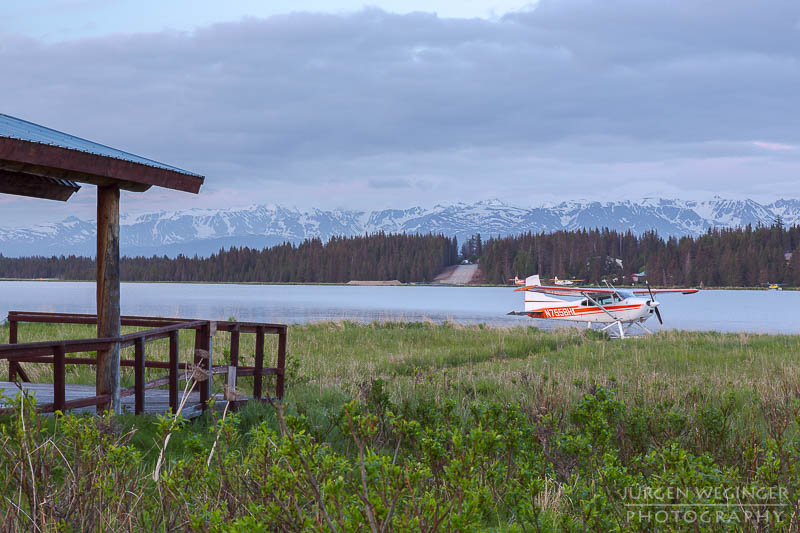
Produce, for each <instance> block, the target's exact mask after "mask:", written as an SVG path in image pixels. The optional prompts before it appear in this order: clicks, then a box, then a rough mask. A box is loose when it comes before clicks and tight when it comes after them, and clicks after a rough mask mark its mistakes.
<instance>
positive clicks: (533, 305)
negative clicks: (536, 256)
mask: <svg viewBox="0 0 800 533" xmlns="http://www.w3.org/2000/svg"><path fill="white" fill-rule="evenodd" d="M541 285H542V282H541V280H540V279H539V274H536V275H534V276H528V277H527V278H525V286H526V287H540V286H541ZM522 296H523V298H524V299H525V312H528V311H541V310H542V309H544V308H546V307H553V306H554V305H561V304H563V303H564V301H563V300H560V299H558V298H553V297H552V296H548V295H546V294H542V293H541V292H536V291H531V290H527V291H525V292H523V293H522Z"/></svg>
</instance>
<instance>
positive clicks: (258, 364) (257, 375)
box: [253, 326, 264, 400]
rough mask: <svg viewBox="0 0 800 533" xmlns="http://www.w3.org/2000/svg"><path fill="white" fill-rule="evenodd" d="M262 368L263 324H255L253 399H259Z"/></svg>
mask: <svg viewBox="0 0 800 533" xmlns="http://www.w3.org/2000/svg"><path fill="white" fill-rule="evenodd" d="M263 369H264V326H256V361H255V372H254V373H253V399H254V400H260V399H261V371H262V370H263Z"/></svg>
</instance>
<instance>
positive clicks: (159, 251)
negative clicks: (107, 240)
mask: <svg viewBox="0 0 800 533" xmlns="http://www.w3.org/2000/svg"><path fill="white" fill-rule="evenodd" d="M778 217H780V218H781V219H782V220H783V222H784V224H787V225H794V224H800V200H797V199H779V200H776V201H774V202H771V203H768V204H761V203H758V202H756V201H754V200H749V199H744V200H730V199H725V198H721V197H715V198H713V199H712V200H705V201H691V200H689V201H685V200H677V199H663V198H643V199H642V200H641V201H638V202H634V201H631V200H624V201H618V202H589V201H583V200H571V201H563V202H560V203H551V204H543V205H540V206H538V207H520V206H515V205H511V204H508V203H505V202H502V201H500V200H482V201H479V202H475V203H472V204H467V203H455V204H446V205H444V204H440V205H436V206H434V207H431V208H423V207H409V208H407V209H383V210H375V211H362V210H346V209H334V210H327V211H326V210H321V209H308V210H300V209H297V208H288V207H284V206H280V205H277V204H267V205H253V206H249V207H245V208H223V209H207V208H206V209H188V210H183V211H180V210H176V211H159V212H152V213H142V214H139V215H124V216H122V218H121V220H120V224H121V229H120V247H121V251H122V253H123V255H129V256H133V255H153V254H156V255H168V256H175V255H178V254H181V253H182V254H184V255H195V254H197V255H209V254H211V253H214V252H216V251H218V250H219V249H220V248H222V247H230V246H250V247H255V248H263V247H267V246H273V245H275V244H280V243H282V242H287V241H288V242H294V243H299V242H302V241H303V240H305V239H308V238H320V239H322V240H323V241H327V240H328V239H330V238H332V237H334V236H351V235H357V234H364V233H377V232H380V231H383V232H385V233H402V232H406V233H443V234H445V235H447V236H455V237H457V238H458V240H459V242H464V240H465V239H467V238H469V237H470V236H472V235H474V234H476V233H481V235H483V236H484V237H489V236H497V235H514V234H519V233H524V232H528V231H531V232H547V233H549V232H553V231H559V230H568V231H571V230H578V229H583V228H595V227H600V228H602V227H607V228H610V229H616V230H622V231H626V230H631V231H632V232H634V233H637V234H641V233H644V232H645V231H656V232H657V233H658V234H659V235H661V236H665V237H666V236H676V237H680V236H684V235H699V234H701V233H704V232H706V231H707V230H708V229H711V228H721V227H737V226H745V225H747V224H752V225H757V224H772V223H773V222H774V221H775V220H776V219H777V218H778ZM94 239H95V225H94V221H92V220H82V219H78V218H76V217H74V216H73V217H68V218H66V219H64V220H62V221H61V222H55V223H49V224H40V225H36V226H33V227H29V228H16V229H10V228H2V227H0V254H2V255H5V256H7V257H19V256H32V255H47V256H51V255H68V254H75V255H87V256H92V255H94V248H95V240H94Z"/></svg>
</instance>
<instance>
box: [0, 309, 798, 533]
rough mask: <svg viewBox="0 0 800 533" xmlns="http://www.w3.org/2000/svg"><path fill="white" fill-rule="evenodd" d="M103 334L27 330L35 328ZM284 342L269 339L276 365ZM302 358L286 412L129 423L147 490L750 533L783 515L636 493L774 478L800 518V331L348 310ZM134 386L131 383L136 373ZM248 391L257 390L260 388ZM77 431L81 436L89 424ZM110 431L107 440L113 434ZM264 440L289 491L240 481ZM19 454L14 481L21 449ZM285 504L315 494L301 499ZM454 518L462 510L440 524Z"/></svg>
mask: <svg viewBox="0 0 800 533" xmlns="http://www.w3.org/2000/svg"><path fill="white" fill-rule="evenodd" d="M92 332H93V331H92V328H91V327H83V326H73V325H69V326H41V325H33V324H24V325H23V326H22V327H21V329H20V342H34V341H41V340H49V339H54V338H82V337H88V336H91V335H92ZM7 335H8V328H7V326H4V327H2V328H0V343H2V342H6V341H7V338H8V336H7ZM268 340H270V341H273V340H272V339H268ZM191 346H192V341H191V339H190V338H188V337H187V338H186V339H184V340H183V341H182V348H183V350H182V358H183V360H189V358H190V357H191V353H190V352H191ZM227 346H228V338H227V334H226V333H218V334H217V336H216V337H215V341H214V354H215V356H214V363H215V364H222V362H223V361H224V360H225V359H226V358H227V356H228V354H227V353H226V347H227ZM166 349H167V347H166V344H165V343H153V344H149V345H148V358H151V357H152V358H160V359H165V358H166ZM275 349H276V346H275V344H268V346H267V350H268V352H267V353H268V358H267V359H268V361H269V358H270V357H274V353H275ZM253 352H254V337H253V336H251V335H245V336H243V337H242V348H241V356H240V359H241V361H242V362H243V363H245V364H248V363H251V362H252V359H253ZM288 354H289V359H288V369H289V378H288V389H287V398H286V404H285V405H284V407H283V408H282V410H281V411H280V412H278V411H275V410H274V409H273V408H271V407H257V406H251V407H248V408H246V409H244V410H243V411H242V412H240V413H237V414H236V415H232V416H229V417H228V419H227V420H228V421H227V422H222V421H220V420H219V419H218V418H219V415H218V414H217V415H211V417H210V418H208V417H206V418H203V419H200V420H198V421H196V422H193V423H183V422H180V423H179V424H178V425H177V426H175V424H173V425H172V426H170V425H169V424H170V421H169V418H167V419H156V418H137V417H130V416H128V417H123V418H121V419H119V420H118V421H117V422H116V424H117V429H116V430H115V431H112V432H110V433H109V435H110V436H108V437H107V439H112V441H113V442H112V444H113V445H114V446H122V447H123V448H124V449H128V448H130V450H132V451H131V452H130V453H135V461H133V460H132V464H131V465H128V466H129V467H130V468H131V469H132V473H131V474H130V475H132V476H134V477H136V476H138V477H136V479H139V480H140V481H139V482H136V483H133V485H132V487H131V489H130V490H131V492H132V493H134V494H137V495H138V497H139V498H141V499H142V501H146V500H147V498H149V497H153V496H152V495H153V494H154V492H153V491H155V493H158V494H162V492H163V491H165V490H166V491H167V493H169V494H171V496H169V498H167V496H164V495H163V494H162V496H163V497H164V498H167V500H169V501H171V502H172V503H171V505H174V506H177V508H178V509H180V510H181V513H182V514H181V513H178V514H179V515H181V516H183V522H179V524H182V526H181V527H187V528H189V529H194V530H198V531H229V530H230V531H233V530H235V531H250V530H254V531H255V530H260V529H258V527H256V526H257V525H258V524H262V525H264V524H267V525H266V526H264V528H263V529H261V530H264V531H267V530H270V531H271V530H293V527H290V522H291V520H288V518H287V517H291V519H292V520H294V521H296V523H297V524H301V527H299V528H298V530H330V531H332V530H334V529H335V530H337V531H350V530H358V529H361V530H364V531H370V530H373V531H379V530H381V528H380V527H379V526H380V525H381V524H380V522H381V520H383V521H385V524H386V525H387V527H386V528H385V529H384V530H385V531H389V530H391V531H407V530H409V531H410V530H427V531H436V530H439V531H451V530H463V531H467V530H488V531H542V530H549V531H561V530H575V531H585V530H592V531H607V530H620V531H629V530H630V531H651V530H664V531H683V530H686V531H698V530H702V531H738V530H748V529H751V530H758V527H762V528H763V524H761V523H756V522H753V521H752V520H751V521H750V522H747V521H745V522H744V523H743V522H742V521H741V520H740V521H739V522H731V521H727V522H720V521H718V520H714V521H713V522H711V523H708V524H698V523H697V522H694V523H688V522H686V521H685V520H684V521H683V522H681V521H675V520H671V521H669V522H668V523H665V524H659V523H658V522H654V521H653V519H652V517H650V518H649V519H642V517H641V516H639V517H638V518H633V519H632V518H631V517H629V516H626V509H627V508H626V507H625V505H627V504H626V503H624V502H625V501H628V504H629V503H630V498H628V500H625V498H623V497H622V496H621V494H622V493H624V490H623V489H624V487H627V486H632V485H643V484H646V485H647V486H661V487H674V486H687V485H692V484H694V485H698V484H700V485H703V486H708V485H714V484H719V485H724V486H726V487H738V486H740V485H746V484H759V483H760V484H762V485H763V484H767V483H768V484H771V485H776V486H781V487H785V488H786V489H787V490H788V491H789V492H788V493H787V494H786V495H784V496H785V497H784V498H783V499H782V500H781V505H784V506H786V507H785V511H786V514H784V515H783V516H782V517H778V518H774V519H773V522H772V523H770V525H769V528H768V529H770V530H771V529H773V528H774V530H778V531H795V530H797V528H800V517H798V516H797V510H798V499H799V498H800V486H799V485H800V467H799V466H798V464H800V438H798V431H797V426H798V422H799V421H800V415H798V408H800V404H798V402H797V401H798V398H800V335H753V334H721V333H713V332H679V331H665V332H661V333H659V334H656V335H654V336H651V337H646V338H633V339H629V340H625V341H618V340H609V339H608V338H606V337H605V336H603V335H600V334H598V333H596V332H587V331H586V330H582V329H581V330H576V329H572V330H570V329H565V330H558V331H553V332H545V331H540V330H537V329H535V328H523V327H516V328H492V327H483V326H461V325H458V324H450V323H448V324H444V325H436V324H433V323H386V324H377V323H373V324H366V325H364V324H356V323H352V322H338V323H321V324H312V325H303V326H292V327H291V328H290V330H289V344H288ZM126 356H127V357H131V358H132V353H128V354H126V353H123V357H126ZM265 364H268V363H267V362H265ZM26 368H27V370H28V372H29V374H31V376H32V377H35V378H34V379H36V380H39V381H47V380H49V379H51V376H50V374H49V369H47V368H46V367H45V366H40V367H39V368H37V367H36V366H35V365H27V366H26ZM68 368H69V373H68V378H67V381H68V383H69V382H73V383H93V382H94V374H93V371H92V369H91V368H88V367H68ZM0 372H3V373H5V372H6V368H5V366H0ZM155 376H156V374H153V377H155ZM219 381H220V384H221V381H222V380H219ZM123 382H124V383H125V384H129V383H130V382H131V376H130V374H129V373H125V374H124V375H123ZM240 388H241V389H242V391H243V392H247V391H248V389H249V384H248V382H247V381H246V380H242V383H241V387H240ZM67 419H69V417H68V418H67ZM67 419H65V420H67ZM95 420H97V419H95ZM81 423H82V424H90V425H91V424H95V425H96V424H98V423H100V422H91V423H90V422H81ZM31 424H34V422H31ZM39 424H40V425H41V427H42V430H41V431H42V432H43V435H44V436H42V437H41V439H42V442H48V439H51V440H52V439H54V438H55V437H51V435H52V434H53V432H54V431H56V429H55V427H54V422H53V421H52V420H50V421H45V422H44V423H43V425H42V423H39ZM74 424H78V422H74ZM9 427H13V424H12V426H9ZM93 427H94V426H93ZM169 427H172V428H173V430H174V431H172V433H173V435H174V436H173V437H172V439H173V440H172V441H171V444H170V447H169V448H167V450H166V452H165V454H166V459H167V467H166V471H167V472H168V475H166V477H167V478H169V479H172V483H174V484H175V485H174V486H173V487H172V488H171V489H165V488H164V487H162V486H161V485H159V484H158V483H155V482H146V483H145V482H144V481H141V480H142V479H144V480H146V479H148V474H147V473H148V472H151V471H152V470H153V469H154V465H155V463H156V460H157V457H158V455H159V453H160V452H161V450H162V449H163V448H164V446H163V441H164V438H165V435H166V434H169V433H170V431H169ZM176 427H179V428H180V431H178V430H177V429H175V428H176ZM415 428H416V429H415ZM4 431H5V434H6V435H9V434H10V433H9V431H10V430H9V429H8V428H6V429H5V430H4ZM103 434H104V433H103V431H100V432H99V433H98V435H103ZM125 435H128V437H126V438H127V440H125V439H123V436H125ZM512 437H513V438H512ZM61 438H62V439H66V440H65V441H64V442H65V443H66V442H71V441H70V434H69V432H67V434H64V435H61ZM72 438H73V439H74V435H73V436H72ZM105 438H106V437H102V438H101V437H98V439H100V440H99V441H98V442H97V443H96V446H97V447H100V448H102V447H107V446H109V445H110V444H109V442H111V441H107V440H103V439H105ZM120 439H122V440H124V442H122V440H120ZM217 441H220V442H222V443H223V444H219V447H217V444H215V443H216V442H217ZM8 442H12V441H8ZM123 444H124V446H123ZM6 445H7V446H8V444H6ZM126 446H127V447H128V448H126ZM259 446H261V447H259ZM262 447H263V449H262ZM37 449H38V448H37ZM96 449H99V448H96ZM20 450H22V448H20ZM254 450H259V452H258V453H261V455H258V454H256V455H258V457H257V459H258V461H267V463H269V465H272V466H271V467H275V465H277V464H281V465H283V466H284V467H285V468H287V469H288V470H289V471H291V472H293V474H292V475H291V476H289V477H288V478H287V477H285V476H284V477H281V476H280V475H278V474H277V473H274V472H273V473H274V475H275V477H274V478H269V480H265V479H262V478H261V477H259V478H258V479H257V480H255V481H258V483H261V484H262V485H261V486H263V483H267V481H269V483H273V485H269V486H270V488H269V490H270V491H272V492H271V493H270V494H272V496H274V498H277V499H273V498H272V497H271V496H268V495H265V493H264V492H263V490H262V489H258V488H257V487H255V486H250V485H248V484H247V483H245V482H244V481H242V480H241V479H238V478H237V479H238V480H232V479H230V478H229V477H228V476H229V473H228V472H229V471H231V472H233V471H235V472H238V475H239V477H242V478H244V479H250V477H252V476H253V473H252V472H253V463H252V462H251V461H255V460H256V459H254V458H253V457H252V454H253V453H256V452H255V451H254ZM264 450H271V451H264ZM20 453H22V452H21V451H20ZM76 453H77V452H76ZM214 453H217V454H218V455H219V456H220V459H219V460H220V461H222V463H220V465H218V466H216V467H215V463H212V461H211V459H210V458H209V460H208V464H207V465H205V467H204V466H203V464H204V463H205V457H206V456H207V455H209V454H210V456H213V455H214ZM264 454H266V455H264ZM471 454H472V455H471ZM7 455H8V454H7ZM66 455H69V454H66ZM78 456H80V454H78ZM210 456H209V457H210ZM21 457H23V455H20V456H19V457H18V460H19V461H20V462H19V463H17V464H23V462H22V461H21V459H20V458H21ZM69 457H70V458H71V459H70V460H71V461H77V462H78V463H80V459H79V458H78V459H72V457H73V456H72V455H70V456H69ZM265 457H267V458H269V460H267V459H265ZM50 460H52V461H54V462H55V463H58V461H59V459H58V456H57V455H54V456H53V457H52V458H50ZM226 461H230V462H226ZM470 461H471V463H469V462H470ZM273 462H274V463H273ZM467 463H469V465H470V466H469V468H466V465H467ZM8 465H10V466H6V468H7V471H8V472H9V475H11V474H10V472H12V471H13V468H14V466H13V465H14V463H13V462H9V463H8ZM176 465H178V466H176ZM0 466H2V461H0ZM245 467H247V468H248V469H247V470H242V468H245ZM181 469H184V470H181ZM398 469H399V470H398ZM181 472H184V473H181ZM186 472H188V473H186ZM336 472H338V474H337V475H338V476H339V478H337V477H336V475H334V473H336ZM17 475H18V477H19V476H21V474H17ZM97 475H98V476H100V474H97ZM231 475H232V474H231ZM496 475H500V476H501V478H503V479H501V480H500V482H498V480H497V479H496V478H494V477H493V476H496ZM170 476H174V477H170ZM182 476H183V477H182ZM185 476H188V477H185ZM293 476H294V477H293ZM414 476H421V477H419V480H418V481H419V486H420V487H422V489H420V490H421V491H422V492H419V491H418V490H417V488H416V486H413V487H412V486H411V485H410V483H411V480H412V479H417V478H415V477H414ZM11 477H12V478H13V477H14V476H13V475H11ZM23 477H24V476H23ZM194 478H198V479H199V478H202V479H203V480H204V482H210V483H212V485H214V486H216V485H219V484H222V485H221V486H222V487H223V488H222V489H220V491H221V492H218V493H216V496H214V495H213V494H212V493H211V492H213V491H211V492H209V491H208V490H207V489H202V490H201V489H199V488H198V487H197V486H195V485H191V484H189V481H188V480H189V479H194ZM20 479H22V477H20ZM323 479H327V483H330V485H325V483H326V481H323ZM337 479H341V481H336V480H337ZM279 480H280V483H278V481H279ZM255 481H254V482H255ZM225 483H229V484H231V486H230V487H228V486H225ZM242 483H244V485H242ZM276 483H278V485H280V484H281V483H285V484H286V485H287V486H290V487H293V489H292V491H294V492H291V493H290V494H289V493H285V492H282V491H281V490H279V489H278V488H276V487H277V486H278V485H274V484H276ZM337 483H338V484H339V485H337ZM340 485H341V486H340ZM326 487H327V488H326ZM337 487H339V488H338V489H337ZM367 487H369V488H370V492H369V493H367ZM323 488H324V490H323ZM512 488H513V491H512ZM51 490H56V489H53V488H52V487H51ZM58 490H64V491H66V490H67V489H66V488H62V489H58ZM337 490H339V491H340V492H337ZM170 491H172V492H171V493H170ZM509 491H512V492H513V494H512V492H509ZM514 491H516V492H514ZM322 492H324V493H325V494H324V495H321V494H322ZM165 494H166V493H165ZM365 494H366V495H365ZM392 494H397V496H396V497H395V498H396V499H395V500H394V503H391V502H392V496H391V495H392ZM223 496H225V497H223ZM384 496H385V497H384ZM170 498H172V499H170ZM226 498H227V499H226ZM281 498H286V499H287V501H292V502H293V504H294V505H296V506H297V507H296V508H293V509H291V510H286V509H281V508H280V505H279V504H278V503H276V501H277V500H280V499H281ZM386 498H388V499H386ZM212 500H213V501H212ZM188 501H191V502H192V504H191V506H189V507H187V505H188V504H185V502H188ZM648 501H650V500H648ZM709 501H711V500H709ZM179 502H184V504H181V503H179ZM420 502H427V503H426V504H423V503H420ZM655 503H658V501H656V502H655ZM712 503H713V501H712ZM725 503H726V504H727V503H730V502H727V501H726V502H725ZM761 503H763V502H761ZM326 504H327V507H326ZM153 505H155V504H153ZM275 505H278V507H275ZM426 505H427V507H426ZM715 505H721V504H720V503H719V502H717V503H715ZM730 505H731V506H732V508H734V509H745V508H747V506H746V505H745V506H744V507H742V505H743V504H742V502H741V501H737V502H735V504H734V503H730ZM204 506H205V507H204ZM448 506H449V507H448ZM737 506H738V507H737ZM2 507H3V504H1V503H0V510H2ZM23 507H24V506H23ZM456 508H459V509H460V511H459V512H455V510H456ZM171 509H172V510H171V511H170V512H175V509H174V508H171ZM437 509H438V511H437ZM444 509H449V510H448V512H447V513H444ZM763 509H767V510H768V509H770V507H769V506H765V507H763ZM781 509H784V507H781ZM6 511H8V510H7V509H6ZM152 512H154V513H156V511H152ZM215 513H216V514H215ZM437 513H439V514H441V515H442V516H445V515H446V517H445V518H442V519H441V521H439V522H437V520H438V518H437V517H439V514H437ZM442 513H443V514H442ZM793 513H794V514H793ZM156 514H157V513H156ZM15 516H17V517H19V516H20V514H19V513H17V515H15ZM49 516H50V515H48V516H46V517H45V516H44V515H43V518H42V520H43V521H44V522H43V523H49V522H47V520H48V517H49ZM125 516H128V518H127V519H128V521H129V523H130V524H134V523H141V522H135V520H134V519H133V518H131V517H130V516H129V515H125ZM148 516H150V515H148ZM153 516H155V515H153ZM460 516H461V517H466V518H464V520H463V521H459V520H461V518H458V517H460ZM281 517H284V518H287V521H282V518H281ZM381 517H383V518H381ZM150 518H152V516H150ZM115 519H119V517H117V518H113V519H112V518H109V517H106V518H104V520H112V521H113V520H115ZM329 519H330V521H329ZM20 520H21V519H20ZM98 520H99V519H98ZM138 520H140V521H146V520H148V518H147V516H144V515H142V516H141V517H139V518H138ZM193 520H194V522H192V521H193ZM259 520H260V521H259ZM781 520H782V521H781ZM359 521H363V522H359ZM373 521H374V522H375V524H374V525H375V526H376V527H375V528H373V527H372V525H373ZM9 523H10V522H9ZM20 523H22V522H20ZM356 524H360V525H359V526H358V527H356ZM6 525H7V524H6ZM0 526H2V524H1V523H0ZM389 526H391V527H389ZM423 526H424V527H423ZM434 526H435V527H434ZM662 526H663V527H662ZM76 527H79V529H83V528H85V527H87V526H86V524H83V525H79V526H76ZM169 527H170V526H169V525H168V524H167V523H166V522H163V527H162V529H158V528H156V530H165V531H166V530H169ZM259 527H260V526H259ZM237 528H240V529H237ZM100 529H102V527H101V528H100ZM100 529H97V530H100ZM131 529H132V530H135V529H136V528H134V527H133V526H131ZM19 530H25V528H24V527H21V528H20V529H19Z"/></svg>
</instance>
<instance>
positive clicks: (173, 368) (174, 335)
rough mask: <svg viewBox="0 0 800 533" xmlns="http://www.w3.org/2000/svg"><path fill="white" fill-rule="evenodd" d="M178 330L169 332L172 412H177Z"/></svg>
mask: <svg viewBox="0 0 800 533" xmlns="http://www.w3.org/2000/svg"><path fill="white" fill-rule="evenodd" d="M179 341H180V331H178V330H175V331H171V332H170V334H169V406H170V408H171V409H172V414H173V415H174V414H176V413H177V412H178V346H179Z"/></svg>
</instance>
